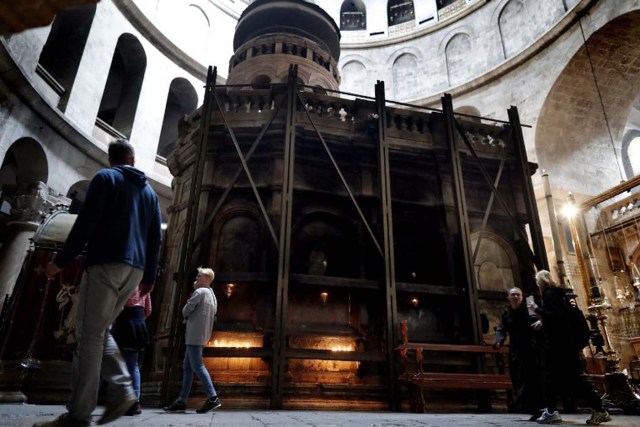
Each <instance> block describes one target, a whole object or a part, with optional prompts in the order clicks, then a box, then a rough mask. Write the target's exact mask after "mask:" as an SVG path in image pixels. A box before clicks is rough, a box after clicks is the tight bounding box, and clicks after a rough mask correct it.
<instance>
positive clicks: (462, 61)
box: [444, 32, 472, 86]
mask: <svg viewBox="0 0 640 427" xmlns="http://www.w3.org/2000/svg"><path fill="white" fill-rule="evenodd" d="M471 47H472V43H471V37H470V36H469V34H467V33H462V32H460V33H457V34H455V35H453V36H452V37H451V38H450V39H449V41H448V42H447V44H446V46H445V49H444V52H445V61H446V63H447V78H448V79H449V86H456V85H458V84H460V83H463V82H465V81H467V80H468V79H469V77H471V71H472V67H470V66H469V52H471Z"/></svg>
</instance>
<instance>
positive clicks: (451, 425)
mask: <svg viewBox="0 0 640 427" xmlns="http://www.w3.org/2000/svg"><path fill="white" fill-rule="evenodd" d="M64 411H65V408H64V407H63V406H60V405H55V406H54V405H29V404H0V426H1V427H26V426H31V425H33V423H34V422H37V421H45V420H49V419H52V418H54V417H56V416H58V415H60V414H62V413H64ZM100 411H101V408H99V409H98V411H96V413H97V414H99V413H100ZM562 418H563V420H564V421H563V423H562V424H561V425H585V420H586V419H587V418H588V415H586V414H562ZM110 425H112V426H114V427H115V426H121V427H124V426H128V427H138V426H149V427H151V426H153V427H156V426H157V427H179V426H189V427H197V426H224V427H294V426H304V427H414V426H417V427H426V426H429V427H476V426H493V427H495V426H516V427H517V426H522V427H526V426H534V425H537V424H535V423H532V422H529V421H528V416H525V415H518V414H453V413H452V414H409V413H394V412H337V411H254V410H251V411H237V410H234V411H231V410H223V409H220V410H217V411H215V412H210V413H208V414H202V415H201V414H196V413H195V411H194V410H193V409H190V410H188V411H187V413H186V414H167V413H165V412H163V411H162V410H161V409H157V408H145V409H144V410H143V412H142V415H140V416H137V417H123V418H120V419H119V420H117V421H115V422H114V423H112V424H110ZM606 425H607V426H608V427H609V426H625V427H627V426H640V416H629V415H615V416H614V418H613V421H611V422H610V423H607V424H606Z"/></svg>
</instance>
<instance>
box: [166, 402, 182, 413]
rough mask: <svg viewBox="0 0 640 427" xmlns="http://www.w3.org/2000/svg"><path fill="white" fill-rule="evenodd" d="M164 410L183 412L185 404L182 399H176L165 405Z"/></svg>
mask: <svg viewBox="0 0 640 427" xmlns="http://www.w3.org/2000/svg"><path fill="white" fill-rule="evenodd" d="M164 410H165V411H167V412H185V411H186V410H187V405H186V404H185V403H184V402H183V401H182V400H176V401H175V402H173V403H172V404H171V405H169V406H165V407H164Z"/></svg>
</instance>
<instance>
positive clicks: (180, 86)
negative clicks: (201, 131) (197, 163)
mask: <svg viewBox="0 0 640 427" xmlns="http://www.w3.org/2000/svg"><path fill="white" fill-rule="evenodd" d="M197 104H198V95H197V94H196V90H195V89H194V88H193V86H192V85H191V83H189V81H188V80H186V79H183V78H180V77H179V78H176V79H173V81H172V82H171V85H170V86H169V95H168V96H167V105H166V107H165V109H164V119H162V131H161V133H160V142H159V143H158V151H157V154H158V156H160V157H164V158H166V157H167V156H168V155H169V153H171V151H173V149H174V148H175V146H176V141H177V140H178V121H179V120H180V119H181V118H182V117H183V116H185V115H187V114H191V113H192V112H193V111H194V110H195V109H196V107H197V106H198V105H197Z"/></svg>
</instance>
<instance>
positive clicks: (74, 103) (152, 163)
mask: <svg viewBox="0 0 640 427" xmlns="http://www.w3.org/2000/svg"><path fill="white" fill-rule="evenodd" d="M50 28H51V27H50V26H49V27H44V28H38V29H34V30H28V31H24V32H22V33H19V34H15V35H13V36H11V37H10V38H9V40H8V47H9V51H10V53H11V55H12V57H13V58H14V60H15V61H16V63H17V64H18V66H19V67H20V69H21V70H22V72H23V73H24V74H25V75H26V76H27V78H28V79H29V80H30V82H31V83H32V84H33V86H34V87H35V88H36V90H38V92H39V93H40V95H41V96H43V97H44V98H45V100H46V101H47V102H48V103H49V104H51V107H52V108H54V109H55V108H56V107H55V105H56V104H57V102H56V101H57V100H58V99H57V98H54V97H53V96H55V95H52V93H51V91H47V90H46V89H47V88H48V84H47V83H46V82H45V81H44V80H43V79H42V78H41V76H40V75H38V74H37V73H36V65H37V63H38V58H39V56H40V52H41V51H42V47H43V46H44V44H45V42H46V40H47V37H48V35H49V30H50ZM122 34H131V35H132V36H133V37H135V39H136V40H137V41H138V42H139V43H140V45H141V46H142V50H143V51H144V56H145V59H146V62H147V63H146V68H145V70H144V80H143V82H142V85H141V89H140V95H139V98H138V101H137V103H136V104H135V119H134V121H133V124H132V128H131V131H130V140H131V142H132V144H133V145H134V147H135V148H136V151H137V152H136V161H137V164H138V166H140V167H141V169H143V170H145V171H147V173H148V174H149V175H150V177H151V178H152V179H153V180H154V181H156V182H157V184H158V185H159V186H160V187H162V190H165V189H168V188H169V186H170V181H171V178H170V175H169V173H168V170H167V169H166V167H164V166H162V165H160V167H158V165H156V151H157V147H158V140H159V138H160V133H161V129H162V124H163V117H164V113H165V107H166V101H167V96H168V94H169V88H170V85H171V81H172V80H173V79H175V78H177V77H180V78H183V79H185V80H187V81H188V82H189V83H190V84H191V85H192V86H193V88H194V89H195V88H197V89H196V94H197V97H198V101H197V105H199V103H200V102H201V101H200V99H201V96H202V89H201V87H202V81H200V80H199V79H198V78H196V77H194V76H192V75H190V74H189V73H187V72H186V71H185V70H183V69H181V68H180V67H178V66H177V65H176V64H174V63H173V62H172V61H171V60H170V59H169V58H167V57H166V56H164V55H162V54H161V53H160V52H159V51H158V50H157V49H156V48H155V47H154V46H153V45H152V44H151V43H150V42H149V41H148V40H147V39H146V38H145V37H143V36H142V35H141V34H140V33H139V32H138V31H137V30H136V29H135V28H133V27H132V25H131V24H130V23H129V22H128V21H127V20H126V19H125V18H124V17H123V16H122V14H121V13H120V11H119V10H118V9H117V8H116V6H115V5H114V4H113V3H112V2H110V1H102V2H100V3H98V5H97V7H96V13H95V16H94V18H93V22H92V24H91V30H90V32H89V35H88V37H87V42H86V47H85V49H84V51H83V54H82V59H81V61H80V64H79V67H78V71H77V75H76V77H75V80H74V82H73V87H72V88H70V92H71V93H70V95H69V97H68V101H67V103H66V106H65V111H64V112H63V114H64V117H65V120H67V121H68V122H69V123H71V124H73V125H74V126H75V127H77V128H78V129H79V130H80V131H81V132H82V133H84V134H85V135H92V134H95V132H96V129H95V128H96V125H95V120H96V116H97V115H98V109H99V107H100V103H101V100H102V97H103V91H104V88H105V83H106V80H107V76H108V74H109V69H110V65H111V62H112V58H113V55H114V49H115V47H116V45H117V42H118V40H119V38H120V36H121V35H122ZM176 126H177V123H176ZM99 136H100V135H99ZM45 138H46V137H45ZM87 139H88V140H87V144H92V145H94V146H98V147H101V150H102V151H103V152H104V151H106V144H105V143H103V142H102V141H101V140H100V139H96V138H95V137H93V138H92V137H88V138H87ZM66 145H68V143H66V142H64V141H56V143H55V144H51V150H52V152H60V151H64V148H63V147H65V146H66ZM59 157H60V158H64V159H65V161H67V162H68V161H69V158H68V157H64V156H59ZM82 157H83V156H79V157H78V159H81V158H82ZM71 159H73V160H74V161H77V159H74V157H71ZM105 163H106V158H103V159H97V161H96V162H94V163H93V165H92V166H93V167H92V169H93V170H92V171H91V172H89V173H87V176H90V175H91V174H92V173H93V172H95V170H97V169H98V168H99V165H100V164H105ZM80 166H81V162H78V163H75V164H73V165H72V167H74V168H77V167H80ZM85 169H87V168H86V167H85ZM67 176H69V177H71V176H73V174H71V175H67ZM59 179H60V180H61V181H62V182H59V183H56V187H53V188H55V189H56V190H57V191H61V189H64V188H65V187H66V188H68V187H69V186H70V185H71V184H72V183H73V182H75V181H73V180H70V179H67V178H66V176H65V175H62V176H61V177H60V178H59ZM63 182H64V184H63ZM58 187H60V188H58ZM161 193H164V194H165V195H166V194H167V191H161Z"/></svg>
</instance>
